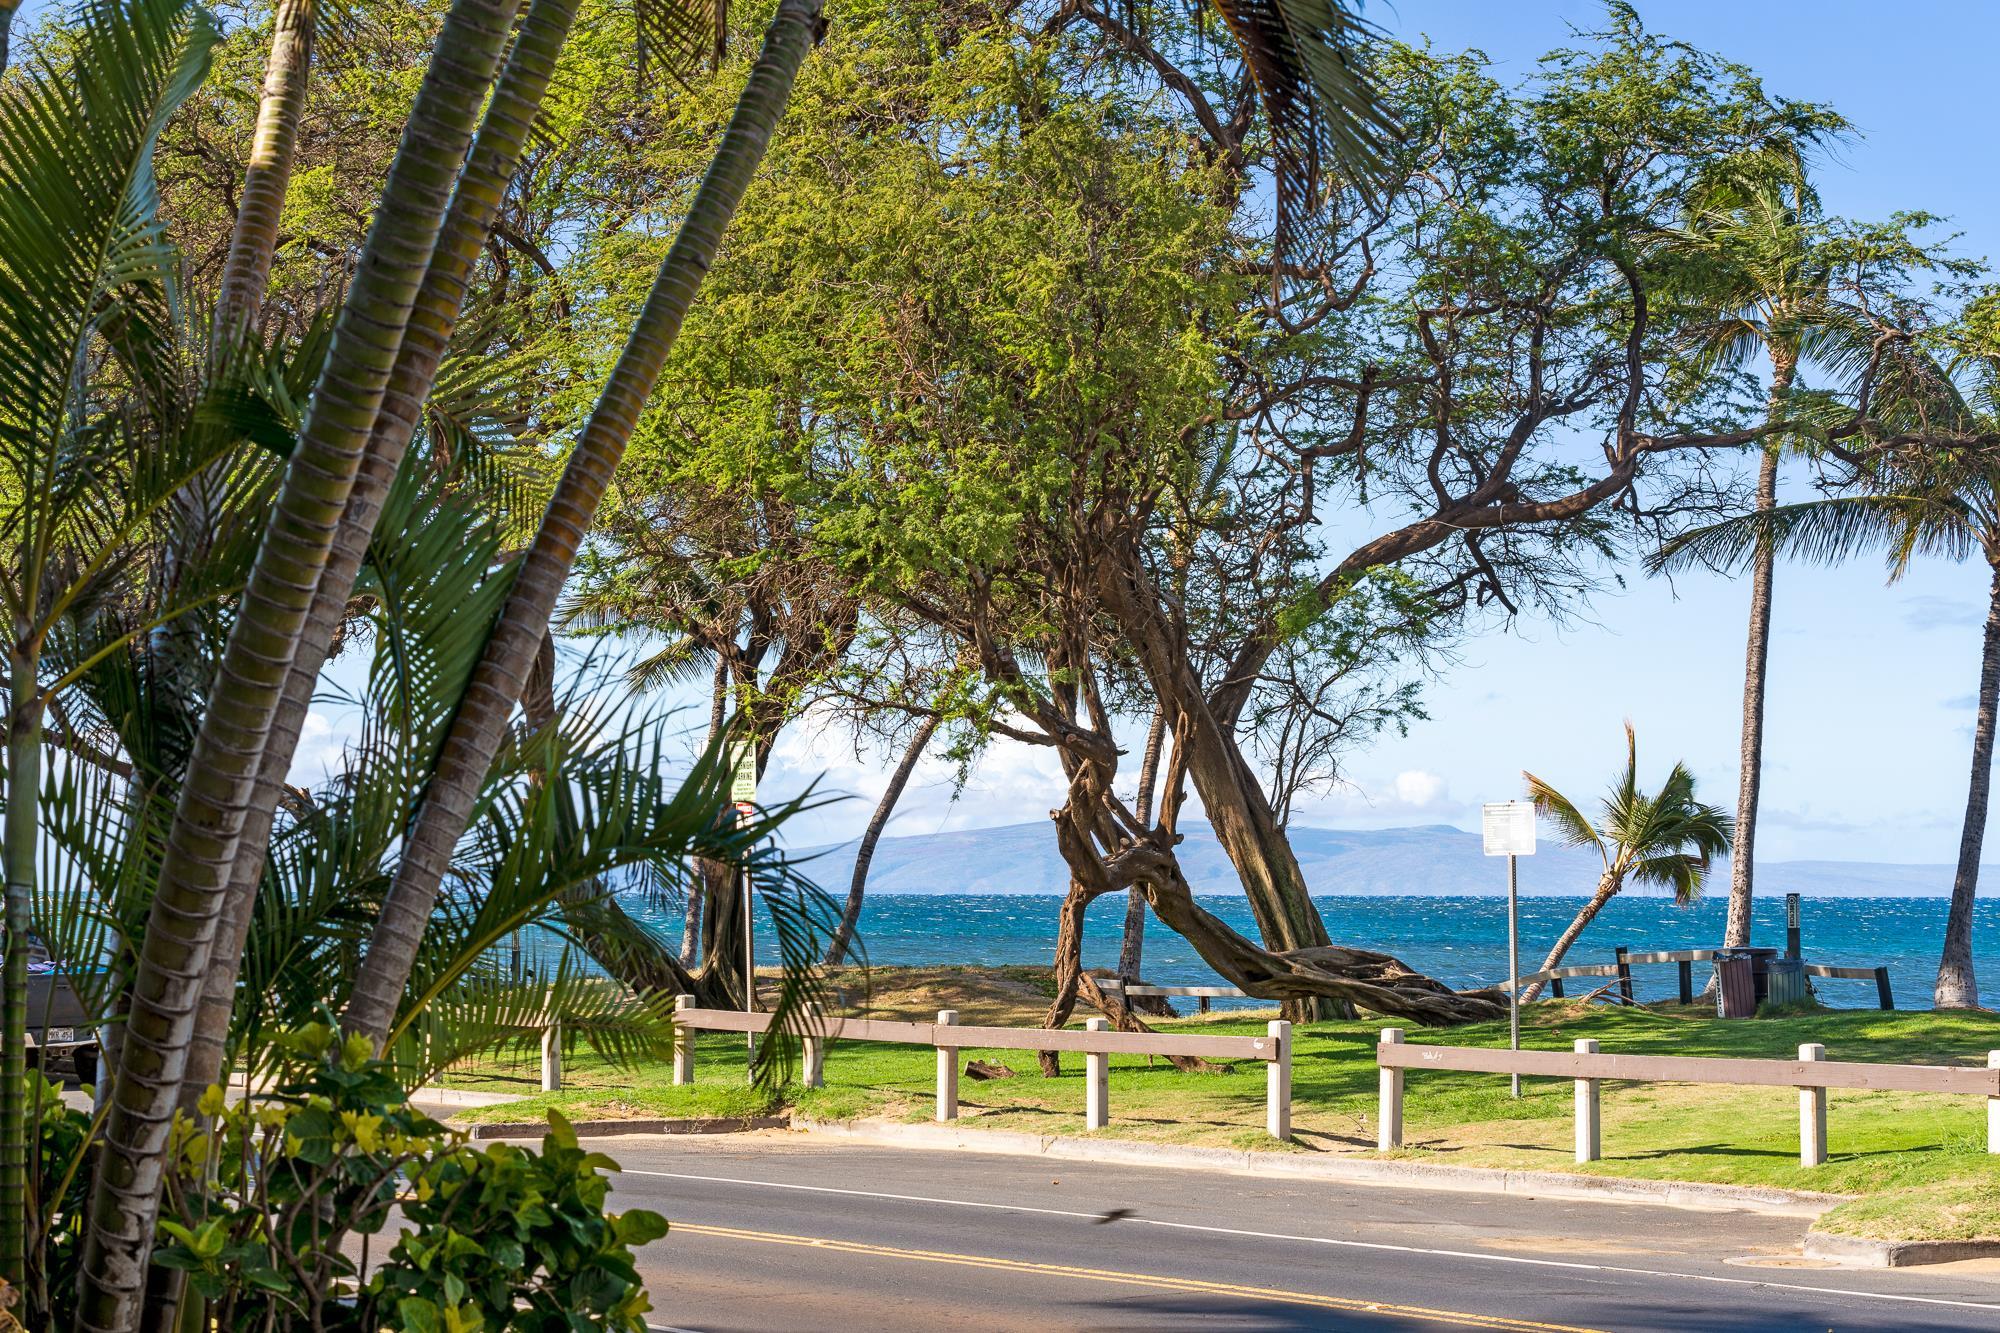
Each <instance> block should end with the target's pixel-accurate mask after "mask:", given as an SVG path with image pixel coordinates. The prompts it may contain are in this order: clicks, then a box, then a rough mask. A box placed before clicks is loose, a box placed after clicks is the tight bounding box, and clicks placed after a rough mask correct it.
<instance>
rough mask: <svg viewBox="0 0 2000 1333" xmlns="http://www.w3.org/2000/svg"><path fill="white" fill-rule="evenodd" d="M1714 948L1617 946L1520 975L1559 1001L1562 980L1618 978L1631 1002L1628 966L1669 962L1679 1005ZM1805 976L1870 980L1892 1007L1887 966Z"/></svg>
mask: <svg viewBox="0 0 2000 1333" xmlns="http://www.w3.org/2000/svg"><path fill="white" fill-rule="evenodd" d="M1716 952H1717V951H1716V950H1714V949H1662V950H1656V951H1653V952H1649V953H1634V952H1632V951H1631V950H1630V949H1627V948H1625V947H1624V946H1623V945H1620V946H1619V947H1618V948H1617V949H1615V950H1614V951H1613V953H1614V955H1615V957H1616V961H1615V962H1610V963H1579V964H1576V965H1574V966H1571V967H1553V968H1550V969H1548V970H1547V971H1545V972H1531V973H1529V974H1528V975H1527V976H1524V977H1522V978H1521V979H1520V980H1521V984H1522V985H1523V986H1532V985H1534V984H1535V983H1536V982H1543V981H1545V982H1547V983H1548V984H1549V993H1550V994H1551V995H1553V996H1555V998H1556V999H1558V1000H1560V999H1561V998H1563V982H1564V980H1565V979H1570V978H1575V977H1615V978H1617V980H1618V994H1619V998H1621V999H1623V1000H1624V1001H1625V1003H1627V1004H1631V1003H1632V1002H1633V996H1632V969H1633V968H1634V967H1643V966H1646V965H1648V964H1660V963H1673V964H1675V965H1676V967H1677V968H1678V970H1679V972H1680V997H1681V1003H1682V1004H1693V1003H1694V994H1695V992H1694V965H1695V964H1696V963H1704V962H1708V961H1710V960H1712V959H1713V958H1714V957H1715V955H1716ZM1805 972H1806V975H1807V976H1809V977H1829V978H1838V979H1841V980H1846V981H1872V982H1874V983H1875V1000H1876V1003H1877V1005H1879V1006H1880V1007H1881V1008H1883V1009H1894V1008H1895V1007H1896V998H1895V996H1894V994H1892V993H1891V991H1890V989H1889V969H1888V968H1887V967H1886V966H1883V967H1833V966H1830V965H1828V964H1825V963H1807V964H1806V965H1805Z"/></svg>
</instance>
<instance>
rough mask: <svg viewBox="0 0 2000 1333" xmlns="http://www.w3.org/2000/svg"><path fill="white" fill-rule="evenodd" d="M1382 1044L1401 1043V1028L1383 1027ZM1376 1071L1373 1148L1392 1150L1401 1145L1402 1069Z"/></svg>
mask: <svg viewBox="0 0 2000 1333" xmlns="http://www.w3.org/2000/svg"><path fill="white" fill-rule="evenodd" d="M1382 1044H1383V1045H1385V1046H1400V1045H1402V1044H1403V1029H1401V1028H1383V1029H1382ZM1376 1072H1377V1077H1378V1079H1379V1080H1380V1082H1381V1096H1380V1099H1379V1101H1378V1103H1377V1105H1376V1108H1375V1148H1376V1150H1377V1151H1378V1152H1394V1151H1395V1150H1396V1149H1398V1148H1400V1147H1402V1146H1403V1071H1402V1070H1400V1069H1381V1070H1377V1071H1376Z"/></svg>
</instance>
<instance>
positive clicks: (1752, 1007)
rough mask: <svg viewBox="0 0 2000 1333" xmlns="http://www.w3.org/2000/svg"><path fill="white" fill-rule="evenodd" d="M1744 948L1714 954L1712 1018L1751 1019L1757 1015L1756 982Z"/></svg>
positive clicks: (1751, 962) (1748, 953)
mask: <svg viewBox="0 0 2000 1333" xmlns="http://www.w3.org/2000/svg"><path fill="white" fill-rule="evenodd" d="M1753 966H1754V963H1753V960H1752V959H1751V957H1750V952H1749V950H1747V949H1723V950H1721V951H1719V952H1718V953H1717V954H1716V955H1715V1016H1716V1017H1717V1018H1750V1017H1753V1016H1755V1014H1756V1012H1757V982H1756V978H1755V976H1754V975H1753V973H1752V968H1753Z"/></svg>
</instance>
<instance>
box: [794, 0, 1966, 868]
mask: <svg viewBox="0 0 2000 1333" xmlns="http://www.w3.org/2000/svg"><path fill="white" fill-rule="evenodd" d="M1639 8H1640V12H1641V14H1642V16H1643V17H1644V18H1645V20H1646V22H1647V24H1648V26H1649V27H1651V28H1652V29H1654V30H1655V31H1657V32H1661V33H1664V34H1666V35H1669V36H1674V37H1678V38H1681V39H1683V40H1686V41H1689V42H1691V43H1693V44H1695V45H1698V46H1701V47H1703V48H1706V49H1710V50H1715V51H1719V52H1720V53H1722V54H1724V55H1726V56H1729V57H1730V58H1732V59H1736V60H1739V61H1741V62H1742V63H1744V64H1747V65H1749V66H1750V67H1751V68H1753V69H1755V70H1757V71H1758V72H1759V73H1760V74H1761V75H1762V76H1763V77H1764V79H1765V81H1766V86H1767V87H1768V88H1769V89H1770V90H1771V91H1773V92H1774V93H1778V94H1780V95H1784V96H1788V97H1794V98H1800V99H1811V100H1825V101H1830V102H1832V103H1834V104H1835V105H1836V106H1837V107H1838V108H1839V109H1840V110H1841V111H1842V112H1843V113H1845V114H1846V115H1847V117H1848V118H1849V119H1850V120H1852V121H1853V122H1855V123H1856V125H1858V126H1859V127H1860V129H1861V130H1862V131H1863V134H1864V136H1865V137H1863V138H1861V139H1859V140H1857V141H1856V142H1854V143H1852V144H1850V145H1848V146H1847V147H1845V148H1844V149H1843V150H1842V151H1841V152H1840V154H1839V155H1838V158H1837V159H1836V160H1835V161H1832V162H1830V163H1828V164H1827V166H1826V168H1825V169H1824V171H1823V173H1822V177H1823V180H1822V187H1823V191H1824V195H1825V198H1826V202H1827V205H1828V207H1829V208H1830V209H1831V210H1833V211H1836V212H1842V213H1847V214H1850V215H1854V216H1858V217H1881V216H1884V215H1886V214H1888V213H1891V212H1894V211H1897V210H1902V209H1912V208H1922V209H1925V210H1928V211H1931V212H1935V213H1939V214H1944V215H1947V216H1949V217H1950V218H1951V219H1952V220H1953V224H1954V229H1955V230H1958V231H1960V232H1962V233H1963V239H1962V240H1961V241H1960V242H1959V248H1960V249H1961V251H1962V252H1964V253H1968V254H1972V255H2000V222H1996V217H1997V216H2000V176H1996V173H1995V172H1994V171H1993V170H1992V169H1991V164H1992V161H1993V157H1992V152H1993V150H1992V147H1991V121H1992V116H1991V100H1990V99H1991V95H1992V78H1993V75H1992V53H1993V52H1994V51H1995V50H2000V6H1996V5H1989V4H1985V3H1980V2H1978V0H1957V2H1954V3H1947V2H1946V0H1912V2H1910V3H1905V4H1901V5H1898V6H1893V7H1884V6H1882V5H1880V4H1879V3H1861V2H1860V0H1813V2H1812V3H1806V2H1805V0H1763V2H1753V3H1745V2H1744V0H1731V2H1729V3H1715V2H1712V0H1680V2H1669V0H1650V2H1648V3H1642V4H1641V5H1640V7H1639ZM1367 12H1368V13H1369V15H1370V16H1371V17H1372V18H1374V19H1375V20H1376V21H1377V22H1379V23H1382V24H1383V25H1384V26H1386V27H1387V28H1389V29H1390V30H1391V31H1392V32H1395V33H1396V34H1398V35H1399V36H1404V37H1412V38H1414V37H1416V36H1419V35H1425V34H1427V35H1429V36H1430V37H1431V38H1432V39H1433V41H1434V42H1435V43H1436V44H1437V45H1438V46H1439V47H1441V48H1457V47H1466V46H1474V47H1478V48H1480V49H1482V50H1484V51H1486V52H1487V54H1488V55H1490V56H1491V57H1493V59H1494V60H1495V61H1496V62H1498V65H1499V67H1500V69H1501V72H1502V74H1503V76H1510V75H1511V76H1519V75H1523V74H1526V73H1528V72H1530V71H1531V70H1532V69H1533V68H1534V62H1535V59H1536V58H1537V57H1538V56H1539V55H1541V54H1542V53H1543V52H1545V51H1547V50H1548V49H1550V48H1551V47H1554V46H1557V45H1561V44H1563V43H1564V42H1566V41H1567V40H1568V38H1569V34H1570V29H1571V26H1572V25H1575V26H1578V27H1584V28H1588V27H1590V26H1592V25H1594V24H1597V23H1598V22H1599V21H1600V20H1601V18H1602V15H1603V9H1602V7H1601V6H1600V5H1599V4H1598V3H1596V2H1595V0H1511V2H1510V3H1504V4H1495V3H1490V0H1477V2H1475V0H1401V3H1399V4H1396V5H1394V6H1393V7H1392V6H1388V5H1385V4H1382V3H1380V2H1379V0H1377V2H1376V3H1373V4H1371V5H1370V6H1369V8H1368V11H1367ZM1790 487H1791V490H1792V492H1793V493H1794V494H1799V493H1802V491H1803V487H1802V485H1801V483H1800V481H1799V479H1798V478H1793V479H1791V481H1790ZM1746 597H1747V590H1746V589H1745V588H1744V587H1743V586H1742V585H1741V584H1736V583H1730V582H1726V581H1724V580H1721V579H1718V578H1715V577H1712V576H1695V577H1689V578H1684V579H1681V580H1679V581H1678V582H1677V584H1676V585H1674V586H1672V587H1669V586H1668V585H1666V584H1664V583H1661V582H1657V581H1651V580H1644V579H1642V578H1639V577H1637V576H1636V573H1635V574H1634V577H1633V578H1632V580H1631V581H1630V586H1629V588H1628V590H1626V591H1624V592H1622V593H1619V592H1607V593H1606V594H1604V595H1602V596H1600V597H1598V598H1597V599H1596V600H1595V602H1594V604H1593V606H1592V607H1591V608H1590V610H1589V612H1588V613H1587V616H1588V619H1587V620H1586V621H1585V622H1584V623H1580V624H1577V625H1574V626H1571V627H1568V628H1558V627H1556V626H1553V625H1550V624H1548V623H1546V622H1541V621H1536V620H1533V619H1528V620H1524V621H1522V622H1520V623H1519V624H1517V625H1516V626H1515V628H1514V629H1513V630H1512V631H1511V632H1508V633H1489V634H1487V635H1484V636H1482V637H1480V638H1478V639H1475V640H1473V641H1471V642H1470V643H1469V644H1468V645H1467V646H1466V650H1465V652H1464V655H1463V662H1462V664H1461V665H1460V666H1458V667H1457V668H1456V669H1454V670H1453V671H1452V672H1451V673H1450V674H1449V675H1448V676H1446V677H1445V678H1444V679H1443V680H1441V681H1439V682H1437V683H1436V684H1434V685H1432V686H1431V687H1430V688H1429V690H1428V693H1427V702H1428V707H1429V710H1430V712H1431V714H1432V720H1431V721H1429V722H1426V723H1420V724H1418V725H1417V726H1416V727H1415V728H1414V729H1413V730H1412V731H1411V733H1410V735H1409V736H1408V737H1407V738H1404V739H1393V738H1392V739H1389V740H1386V741H1383V742H1382V743H1380V744H1378V745H1376V746H1375V747H1374V748H1372V749H1371V750H1370V751H1368V752H1366V753H1364V754H1361V755H1358V756H1355V757H1354V759H1353V760H1352V761H1351V764H1350V775H1351V776H1352V778H1353V779H1354V781H1355V783H1356V789H1355V790H1351V791H1347V792H1343V793H1339V794H1336V795H1334V796H1332V797H1330V798H1328V799H1326V800H1323V801H1321V802H1319V803H1317V804H1316V805H1314V806H1311V807H1309V808H1306V809H1304V810H1303V811H1302V813H1301V815H1300V821H1301V822H1303V823H1310V824H1328V825H1377V826H1380V825H1398V824H1411V823H1431V822H1437V823H1452V824H1458V825H1460V826H1462V827H1468V828H1470V827H1476V824H1475V823H1474V820H1473V818H1472V816H1473V815H1474V813H1475V812H1476V808H1477V805H1478V803H1479V802H1480V801H1482V800H1494V799H1505V798H1508V797H1512V796H1516V795H1518V794H1519V791H1520V776H1519V775H1520V771H1521V770H1522V769H1524V768H1527V769H1532V770H1533V771H1535V772H1537V773H1539V774H1540V775H1542V776H1543V777H1545V778H1548V779H1549V780H1550V781H1552V782H1555V783H1556V784H1558V785H1559V786H1561V787H1563V788H1564V789H1566V790H1569V791H1571V792H1572V793H1576V792H1579V791H1581V792H1594V791H1595V790H1597V789H1598V788H1599V787H1601V786H1602V785H1603V784H1604V783H1605V782H1606V781H1607V780H1608V779H1609V777H1610V775H1611V773H1612V771H1613V770H1614V769H1615V767H1616V765H1617V763H1618V762H1619V760H1620V758H1621V755H1620V752H1619V751H1620V744H1621V741H1620V733H1619V728H1620V724H1621V722H1622V721H1623V720H1624V719H1625V718H1628V717H1629V718H1631V719H1632V721H1633V722H1634V723H1635V724H1636V725H1637V727H1638V731H1639V743H1640V759H1641V764H1642V768H1643V770H1644V772H1645V773H1646V774H1647V775H1648V780H1650V781H1657V780H1658V778H1659V777H1660V776H1663V775H1664V772H1665V770H1666V767H1667V766H1668V765H1669V764H1671V763H1672V762H1673V761H1674V760H1676V759H1684V760H1686V761H1687V762H1688V763H1689V764H1690V766H1691V767H1693V769H1694V770H1695V772H1696V774H1697V777H1698V779H1699V782H1700V784H1701V786H1702V788H1703V789H1704V791H1705V794H1706V796H1707V798H1708V799H1710V800H1713V801H1717V802H1719V803H1722V804H1724V805H1727V806H1729V807H1730V808H1734V805H1735V788H1736V750H1737V734H1738V731H1737V729H1738V717H1739V708H1740V702H1741V681H1742V663H1743V635H1744V621H1745V617H1746V615H1747V601H1746ZM1985 603H1986V572H1985V570H1984V568H1983V567H1979V566H1947V565H1939V564H1930V565H1924V566H1920V567H1919V568H1918V569H1916V570H1915V571H1914V572H1913V573H1912V574H1911V575H1910V576H1909V577H1908V578H1907V579H1905V580H1904V581H1903V582H1902V583H1901V584H1900V585H1898V586H1896V587H1894V588H1888V587H1885V586H1884V584H1883V579H1882V576H1881V570H1880V567H1879V566H1878V565H1876V564H1875V563H1874V562H1872V561H1870V562H1863V563H1858V564H1855V565H1852V566H1848V567H1844V568H1839V569H1833V570H1826V569H1806V568H1800V567H1797V566H1784V567H1781V568H1780V570H1779V571H1778V578H1777V581H1776V601H1775V615H1774V620H1775V632H1774V635H1773V642H1772V648H1771V663H1770V670H1771V682H1772V686H1771V696H1770V705H1769V717H1768V722H1767V740H1766V777H1765V784H1764V817H1763V819H1762V820H1761V821H1760V825H1759V853H1760V857H1761V858H1763V859H1770V860H1800V859H1843V860H1846V859H1854V860H1877V861H1919V862H1937V861H1949V860H1951V859H1953V858H1954V857H1955V856H1956V854H1957V843H1958V830H1959V826H1960V821H1961V817H1962V814H1963V810H1964V801H1965V790H1966V779H1967V774H1968V771H1969V765H1970V741H1971V722H1972V693H1973V690H1974V687H1975V685H1976V683H1977V672H1978V648H1979V637H1980V625H1981V621H1982V618H1983V616H1984V612H1985ZM1593 622H1594V623H1593ZM784 758H785V759H786V760H787V761H788V762H787V763H786V764H785V765H784V766H783V770H782V771H781V772H780V774H779V775H778V778H777V783H776V784H774V785H776V786H779V787H790V786H792V785H794V784H795V783H797V782H798V781H799V780H800V779H801V778H803V776H804V775H805V774H807V773H810V772H817V771H820V769H821V767H822V766H824V767H825V769H826V772H827V778H828V782H829V783H830V785H832V786H834V787H837V788H841V789H844V790H847V791H852V792H854V793H856V794H857V795H858V796H862V797H869V796H872V795H873V793H874V792H876V791H878V790H879V788H880V782H881V775H880V768H881V765H879V764H877V763H874V762H867V761H864V762H861V763H856V762H854V761H853V758H852V755H851V753H850V752H844V751H843V748H842V746H841V744H840V742H839V741H837V740H833V739H831V738H829V739H827V740H825V741H823V742H822V743H820V744H818V745H807V744H805V743H804V740H803V738H802V737H796V736H795V737H794V738H793V739H792V740H791V741H790V742H788V743H787V745H786V746H785V747H784ZM919 772H920V781H919V786H918V789H917V790H916V791H915V792H914V793H913V795H912V797H911V798H909V800H908V801H907V809H906V810H905V812H904V813H903V814H901V815H900V816H899V817H898V819H897V820H896V821H895V823H894V825H893V826H892V831H895V832H901V833H919V832H925V831H930V830H935V829H938V828H943V827H965V826H976V825H981V824H997V823H1007V822H1012V821H1015V820H1026V819H1038V818H1043V817H1046V812H1047V811H1048V809H1049V808H1050V807H1051V806H1053V805H1056V804H1058V803H1059V802H1060V799H1061V794H1060V782H1059V780H1058V779H1057V776H1056V773H1055V768H1054V765H1053V764H1052V763H1051V762H1049V761H1048V759H1047V757H1046V756H1041V755H1031V754H1021V753H1016V752H1004V751H1003V752H998V753H995V754H993V755H992V756H991V758H990V760H989V763H988V764H987V766H986V767H985V769H984V770H983V771H982V772H981V773H979V774H978V775H976V776H975V778H974V780H973V783H972V784H971V786H970V788H969V789H968V790H967V792H966V794H965V796H964V797H963V798H962V799H961V800H959V801H958V802H956V803H951V802H950V801H949V800H948V797H949V794H950V783H949V776H948V775H947V774H946V773H945V772H944V771H943V770H942V769H941V768H940V767H933V766H926V768H925V769H921V770H919ZM865 817H866V812H865V809H863V808H861V803H860V802H856V803H850V804H849V805H848V806H847V807H846V808H844V809H835V810H831V811H828V812H827V813H826V815H825V816H823V817H820V818H817V819H814V820H812V821H810V823H809V824H807V825H805V826H802V827H801V828H800V829H799V830H798V832H799V834H800V836H801V837H802V838H803V839H804V840H806V841H812V840H816V836H825V837H828V838H838V837H846V836H852V832H853V830H855V829H858V827H859V825H860V823H861V822H862V821H863V820H864V819H865ZM1989 856H1990V857H1994V858H2000V842H1995V843H1993V844H1992V845H1991V847H1990V851H1989Z"/></svg>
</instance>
